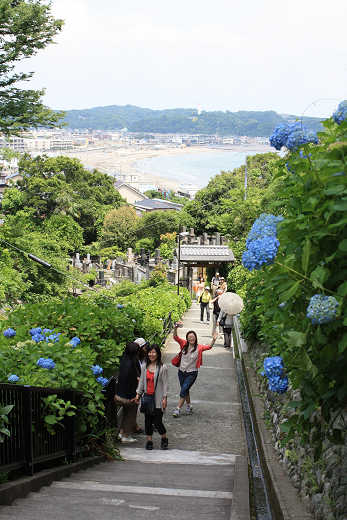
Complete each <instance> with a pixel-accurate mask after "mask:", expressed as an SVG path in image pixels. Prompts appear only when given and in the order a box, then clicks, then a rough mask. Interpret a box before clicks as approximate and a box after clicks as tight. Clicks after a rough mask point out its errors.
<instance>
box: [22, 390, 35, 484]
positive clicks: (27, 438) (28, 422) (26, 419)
mask: <svg viewBox="0 0 347 520" xmlns="http://www.w3.org/2000/svg"><path fill="white" fill-rule="evenodd" d="M23 423H24V425H23V433H24V443H23V444H24V459H25V470H26V472H27V473H28V475H33V474H34V446H33V416H32V390H31V388H30V387H29V386H26V385H25V391H24V392H23Z"/></svg>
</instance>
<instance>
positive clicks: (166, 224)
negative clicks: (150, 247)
mask: <svg viewBox="0 0 347 520" xmlns="http://www.w3.org/2000/svg"><path fill="white" fill-rule="evenodd" d="M180 222H181V216H180V213H179V212H178V211H175V210H168V211H160V210H158V211H150V212H149V213H145V215H144V216H143V217H141V221H140V222H139V227H138V230H137V236H138V238H153V239H154V246H155V247H159V245H160V235H165V233H172V232H173V231H178V228H179V225H180Z"/></svg>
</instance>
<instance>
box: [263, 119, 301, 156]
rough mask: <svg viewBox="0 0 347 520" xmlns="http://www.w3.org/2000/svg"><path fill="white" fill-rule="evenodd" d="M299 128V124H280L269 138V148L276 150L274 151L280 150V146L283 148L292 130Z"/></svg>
mask: <svg viewBox="0 0 347 520" xmlns="http://www.w3.org/2000/svg"><path fill="white" fill-rule="evenodd" d="M300 127H301V124H300V123H299V122H295V123H281V124H280V125H278V126H276V128H275V129H274V131H273V133H272V135H271V136H270V138H269V141H270V144H271V146H273V147H274V148H276V150H280V149H281V148H282V146H285V144H286V142H287V139H288V136H289V134H290V133H291V132H293V131H294V130H297V129H299V128H300Z"/></svg>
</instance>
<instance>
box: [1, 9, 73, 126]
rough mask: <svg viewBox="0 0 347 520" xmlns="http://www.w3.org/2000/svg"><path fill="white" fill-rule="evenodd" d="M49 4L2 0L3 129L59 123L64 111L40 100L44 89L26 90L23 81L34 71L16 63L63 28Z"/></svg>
mask: <svg viewBox="0 0 347 520" xmlns="http://www.w3.org/2000/svg"><path fill="white" fill-rule="evenodd" d="M62 26H63V22H62V20H55V19H54V18H53V16H52V14H51V6H50V4H46V3H44V2H42V1H40V0H31V1H27V0H16V1H13V0H1V2H0V54H1V61H0V77H1V79H0V90H1V94H0V132H1V133H3V134H5V135H11V134H18V133H19V132H20V131H21V130H24V129H28V128H31V127H38V126H42V125H45V126H56V124H57V121H59V119H61V118H62V117H63V113H62V112H60V113H58V112H53V111H52V110H49V109H48V108H47V107H45V106H44V105H43V104H42V102H41V97H42V96H43V94H44V90H29V89H26V90H23V89H21V88H19V87H21V86H23V83H21V82H23V81H28V80H29V79H30V78H31V77H32V75H33V73H32V72H28V73H23V72H18V67H17V64H18V62H20V61H21V60H23V59H26V58H30V57H31V56H35V55H36V54H37V53H38V51H39V50H40V49H43V48H45V47H46V46H47V45H48V44H49V43H51V42H52V41H53V39H54V37H55V36H56V34H57V33H58V32H59V31H60V30H61V29H62Z"/></svg>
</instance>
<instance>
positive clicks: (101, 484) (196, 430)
mask: <svg viewBox="0 0 347 520" xmlns="http://www.w3.org/2000/svg"><path fill="white" fill-rule="evenodd" d="M191 329H193V330H195V331H196V332H197V334H198V339H199V343H203V344H205V343H209V342H210V340H211V335H210V327H209V325H207V324H205V323H203V324H202V323H200V321H199V308H198V306H197V305H196V304H193V306H192V308H191V309H190V310H189V311H188V312H187V313H186V314H185V316H184V328H182V329H179V333H180V335H182V336H183V337H184V336H185V334H186V332H187V330H191ZM177 351H178V344H177V343H176V342H175V341H173V339H172V338H170V339H169V340H168V341H167V346H166V348H165V352H164V362H166V364H167V365H168V367H169V396H168V413H166V414H165V418H164V423H165V425H166V427H167V430H168V437H169V450H168V451H161V450H160V449H159V445H160V437H159V435H158V434H157V435H156V434H154V437H153V439H154V450H153V451H152V452H150V451H146V450H144V444H145V438H144V436H141V438H139V440H138V442H137V443H136V446H135V445H134V444H132V445H131V446H129V447H125V445H122V446H121V455H122V456H123V458H124V461H121V462H119V461H115V462H111V463H103V464H99V465H98V466H96V467H94V468H91V469H88V470H86V471H80V472H79V473H76V474H74V475H72V476H71V477H69V478H67V479H64V480H62V481H59V482H54V483H53V484H52V485H51V486H49V487H46V488H43V489H42V490H41V491H40V492H39V493H31V494H30V495H29V496H28V497H27V498H25V499H21V500H17V501H16V502H15V503H14V504H13V505H12V506H9V507H3V508H0V520H6V519H8V520H10V519H11V520H14V519H18V520H19V519H20V520H39V519H40V518H44V519H45V520H79V519H83V520H89V519H90V520H95V518H102V520H111V519H112V520H115V519H117V520H118V519H119V520H133V519H134V520H135V519H136V520H138V519H139V520H141V519H144V520H147V519H148V520H163V519H164V520H171V519H176V518H185V519H187V520H198V519H200V520H201V519H204V520H219V519H221V520H222V519H227V520H249V511H248V481H247V461H246V460H247V459H246V457H245V450H246V448H245V440H244V434H243V430H242V419H241V407H240V400H239V394H238V387H237V380H236V374H235V370H234V363H233V356H232V354H231V352H230V351H226V350H225V349H224V348H223V342H222V338H220V340H218V341H217V343H216V345H215V346H214V348H213V349H212V350H211V351H208V352H206V353H205V354H204V364H203V366H202V367H201V369H200V373H199V376H198V379H197V382H196V383H195V385H194V387H193V389H192V392H191V396H192V403H193V407H194V414H193V415H183V414H182V415H181V416H180V417H179V418H174V417H172V415H171V412H172V410H173V408H174V406H175V404H176V403H177V400H178V389H179V385H178V380H177V369H176V368H175V367H173V366H172V365H171V364H170V359H171V358H172V357H173V356H174V354H175V353H176V352H177ZM139 421H140V424H142V423H141V421H142V417H140V418H139Z"/></svg>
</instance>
